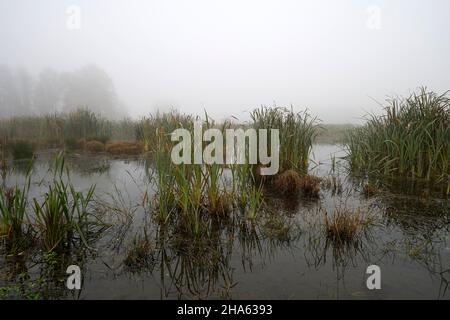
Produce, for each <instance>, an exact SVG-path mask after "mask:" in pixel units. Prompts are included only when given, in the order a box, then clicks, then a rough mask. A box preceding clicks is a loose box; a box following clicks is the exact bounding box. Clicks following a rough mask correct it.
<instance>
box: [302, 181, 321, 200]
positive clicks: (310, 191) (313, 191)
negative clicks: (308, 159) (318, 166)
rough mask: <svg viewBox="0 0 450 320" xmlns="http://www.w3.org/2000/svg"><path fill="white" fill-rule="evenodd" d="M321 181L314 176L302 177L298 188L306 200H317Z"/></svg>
mask: <svg viewBox="0 0 450 320" xmlns="http://www.w3.org/2000/svg"><path fill="white" fill-rule="evenodd" d="M321 181H322V180H321V179H320V178H319V177H316V176H312V175H306V176H304V177H303V178H302V179H301V181H300V188H301V189H302V191H303V195H304V196H305V197H308V198H319V197H320V183H321Z"/></svg>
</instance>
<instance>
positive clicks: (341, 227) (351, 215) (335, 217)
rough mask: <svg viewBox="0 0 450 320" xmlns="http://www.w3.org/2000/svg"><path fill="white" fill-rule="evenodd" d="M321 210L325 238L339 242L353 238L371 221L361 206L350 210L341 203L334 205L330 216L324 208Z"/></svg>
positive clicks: (345, 241) (347, 241) (349, 240)
mask: <svg viewBox="0 0 450 320" xmlns="http://www.w3.org/2000/svg"><path fill="white" fill-rule="evenodd" d="M323 212H324V215H325V230H326V234H327V238H328V239H330V240H332V241H333V242H337V243H341V244H344V243H350V242H352V241H353V240H355V239H356V237H357V235H358V233H359V232H360V231H361V230H362V228H363V227H364V226H367V225H368V224H370V223H371V221H372V219H371V217H369V216H368V215H366V214H365V212H364V211H363V210H362V209H361V208H357V209H355V210H352V209H349V208H347V207H346V206H343V205H341V206H337V207H335V209H334V211H333V212H332V215H331V216H330V215H329V214H328V212H327V211H326V210H325V209H323Z"/></svg>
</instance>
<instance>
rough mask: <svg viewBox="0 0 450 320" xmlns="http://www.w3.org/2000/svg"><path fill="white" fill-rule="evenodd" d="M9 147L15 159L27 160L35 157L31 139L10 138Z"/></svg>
mask: <svg viewBox="0 0 450 320" xmlns="http://www.w3.org/2000/svg"><path fill="white" fill-rule="evenodd" d="M7 147H8V149H9V153H10V154H11V155H12V157H13V159H14V160H27V159H31V158H33V155H34V146H33V144H32V143H31V142H29V141H25V140H10V141H9V142H8V145H7Z"/></svg>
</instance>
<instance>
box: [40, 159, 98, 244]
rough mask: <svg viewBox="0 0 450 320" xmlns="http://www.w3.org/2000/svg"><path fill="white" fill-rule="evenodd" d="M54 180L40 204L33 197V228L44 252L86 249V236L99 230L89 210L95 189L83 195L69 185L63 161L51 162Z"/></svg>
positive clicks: (96, 221)
mask: <svg viewBox="0 0 450 320" xmlns="http://www.w3.org/2000/svg"><path fill="white" fill-rule="evenodd" d="M53 174H54V177H53V181H52V183H51V184H50V185H49V186H48V190H47V192H46V193H45V195H44V198H43V200H42V201H39V200H38V199H36V198H33V209H34V214H35V216H36V229H37V232H38V235H39V239H40V242H41V243H42V247H43V249H44V250H45V251H46V252H53V251H55V252H58V251H59V252H61V251H63V250H65V249H69V248H70V247H72V246H77V247H79V246H80V245H81V246H85V247H87V248H89V240H90V237H91V236H93V235H95V234H97V233H98V232H99V231H100V230H101V229H102V227H103V224H102V223H101V221H100V220H99V219H98V218H97V217H96V216H95V215H94V209H93V208H92V202H93V196H94V190H95V186H91V187H90V188H89V190H88V192H87V193H82V192H79V191H76V190H75V188H74V186H73V185H72V184H71V183H70V176H69V171H68V170H66V167H65V160H64V158H63V157H62V156H61V155H59V156H58V157H57V158H56V160H55V166H54V172H53Z"/></svg>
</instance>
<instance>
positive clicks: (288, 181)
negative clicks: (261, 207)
mask: <svg viewBox="0 0 450 320" xmlns="http://www.w3.org/2000/svg"><path fill="white" fill-rule="evenodd" d="M301 183H302V180H301V178H300V175H299V174H298V172H297V171H295V170H286V171H285V172H283V173H282V174H280V175H278V176H277V177H276V178H275V182H274V187H275V188H276V190H277V192H279V193H280V194H282V195H284V196H294V195H297V194H298V193H299V191H300V188H301Z"/></svg>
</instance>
